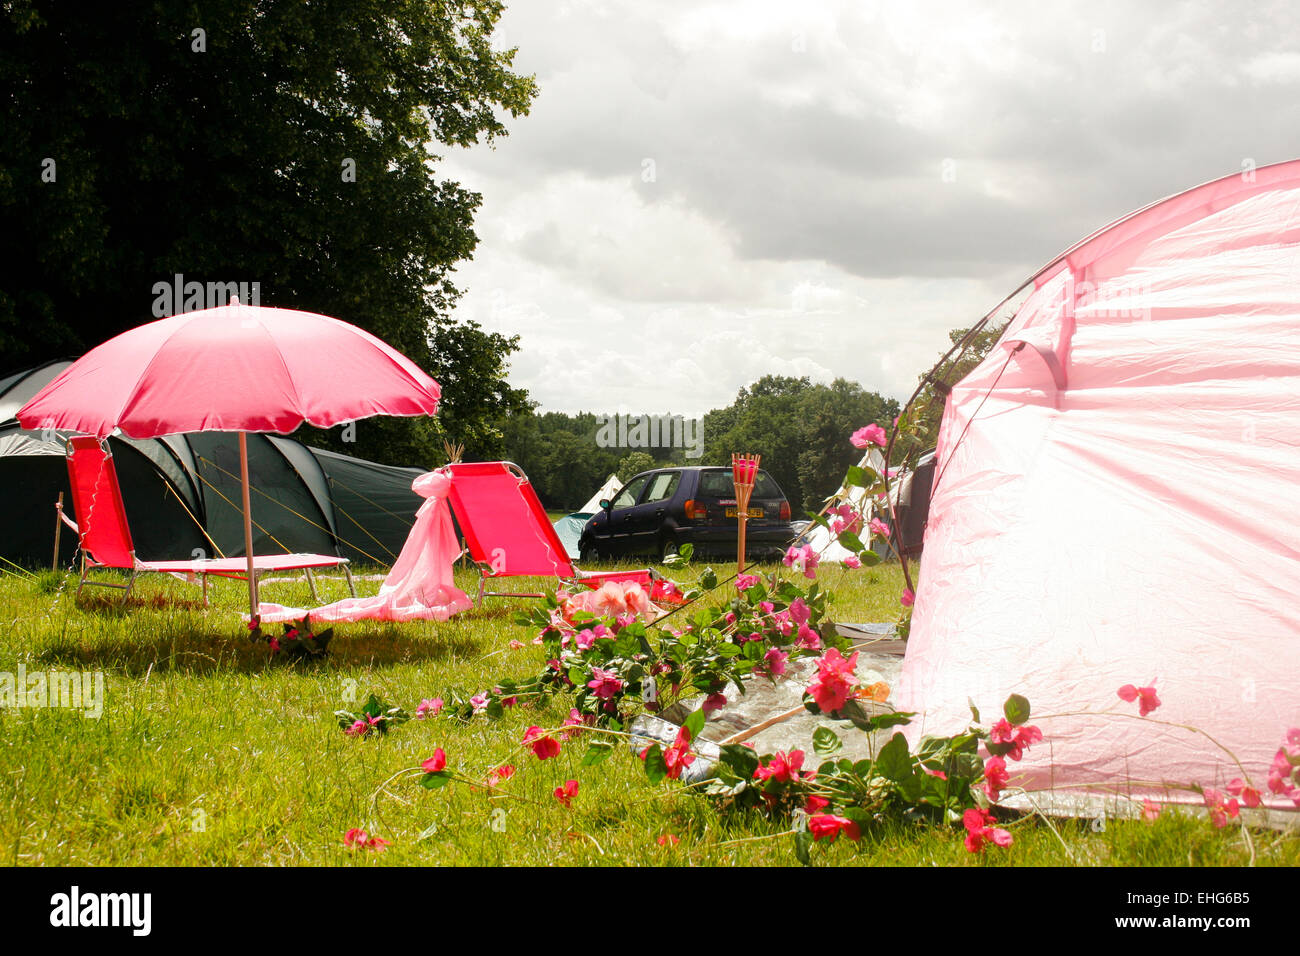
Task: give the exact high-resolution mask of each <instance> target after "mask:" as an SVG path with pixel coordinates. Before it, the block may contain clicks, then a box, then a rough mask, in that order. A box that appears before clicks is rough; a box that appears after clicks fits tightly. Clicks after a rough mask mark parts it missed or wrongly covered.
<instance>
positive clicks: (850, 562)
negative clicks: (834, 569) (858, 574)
mask: <svg viewBox="0 0 1300 956" xmlns="http://www.w3.org/2000/svg"><path fill="white" fill-rule="evenodd" d="M840 564H842V565H844V566H845V567H846V568H851V569H852V570H854V571H856V570H857V569H858V568H860V567H862V559H861V558H859V557H858V556H857V555H856V554H850V555H849V556H848V557H846V558H845V559H844V560H843V561H841V562H840Z"/></svg>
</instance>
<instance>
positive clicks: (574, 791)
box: [555, 780, 578, 807]
mask: <svg viewBox="0 0 1300 956" xmlns="http://www.w3.org/2000/svg"><path fill="white" fill-rule="evenodd" d="M577 795H578V781H576V780H566V781H564V786H562V787H556V788H555V799H556V800H559V801H560V803H562V804H564V805H565V806H566V807H567V806H569V805H570V804H571V803H572V802H573V798H574V797H576V796H577Z"/></svg>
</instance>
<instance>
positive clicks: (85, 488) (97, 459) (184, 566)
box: [54, 436, 357, 605]
mask: <svg viewBox="0 0 1300 956" xmlns="http://www.w3.org/2000/svg"><path fill="white" fill-rule="evenodd" d="M67 450H68V480H69V484H70V485H71V487H72V508H73V512H74V513H75V515H76V517H77V520H76V521H73V520H71V519H70V518H68V516H67V515H65V514H64V513H63V504H62V501H60V502H59V503H58V504H56V505H55V506H54V507H55V509H56V511H57V512H58V516H59V520H60V521H62V522H63V523H64V524H66V525H67V526H68V527H69V528H71V529H72V530H73V531H74V532H76V534H77V538H78V541H79V544H80V548H81V580H80V582H78V584H77V597H80V596H81V590H82V588H84V587H85V586H86V585H91V586H92V587H104V588H116V589H118V590H121V591H123V592H124V593H123V595H122V597H123V600H125V599H126V598H129V597H130V596H131V588H133V587H134V586H135V579H136V578H137V577H139V576H140V575H141V574H144V573H154V574H173V575H178V574H197V575H198V576H199V578H200V580H201V582H202V585H203V603H204V604H205V605H206V604H207V603H208V576H209V575H215V576H216V577H220V578H233V579H236V580H239V581H246V580H248V560H247V559H246V558H210V559H206V560H198V561H141V560H140V559H139V558H137V557H136V555H135V546H134V544H133V543H132V540H131V529H130V527H129V526H128V525H127V522H126V507H125V505H124V504H123V502H122V489H121V486H120V485H119V484H118V481H117V466H116V465H115V464H114V463H113V453H112V451H110V450H109V448H108V447H107V445H105V444H103V443H102V442H100V441H99V440H98V439H95V438H89V437H85V436H77V437H73V438H70V439H68V441H67ZM253 562H254V569H253V573H254V574H257V573H259V572H261V571H302V572H304V573H305V574H306V577H307V586H308V587H309V588H310V589H311V596H312V599H313V600H315V601H317V602H319V601H320V595H319V594H318V593H317V591H316V579H315V577H314V576H313V575H312V569H313V568H335V567H338V568H342V569H343V573H344V575H346V577H347V581H348V590H349V591H350V592H351V594H352V596H353V597H356V596H357V590H356V586H355V584H354V583H353V580H352V571H351V569H350V568H349V567H348V560H347V558H340V557H336V556H333V555H325V554H276V555H260V556H256V557H254V559H253ZM95 568H117V569H120V570H123V571H126V572H127V580H126V583H125V584H114V583H113V582H111V581H96V580H93V579H91V578H90V577H89V574H90V572H91V571H92V570H94V569H95Z"/></svg>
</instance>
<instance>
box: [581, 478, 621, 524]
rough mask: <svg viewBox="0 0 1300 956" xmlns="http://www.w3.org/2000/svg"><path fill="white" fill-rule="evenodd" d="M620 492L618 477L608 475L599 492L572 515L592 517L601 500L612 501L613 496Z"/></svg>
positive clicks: (597, 509)
mask: <svg viewBox="0 0 1300 956" xmlns="http://www.w3.org/2000/svg"><path fill="white" fill-rule="evenodd" d="M622 490H623V482H621V481H619V480H618V475H610V476H609V477H608V478H606V479H605V483H604V484H603V485H601V486H600V490H599V491H597V492H596V493H595V494H594V495H592V496H591V497H590V498H589V499H587V503H586V504H585V505H583V506H582V507H581V508H579V509H578V510H577V511H575V512H574V514H585V515H594V514H595V513H596V512H597V511H599V510H600V502H601V499H602V498H605V499H608V500H610V501H613V500H614V496H615V495H616V494H618V493H619V492H620V491H622Z"/></svg>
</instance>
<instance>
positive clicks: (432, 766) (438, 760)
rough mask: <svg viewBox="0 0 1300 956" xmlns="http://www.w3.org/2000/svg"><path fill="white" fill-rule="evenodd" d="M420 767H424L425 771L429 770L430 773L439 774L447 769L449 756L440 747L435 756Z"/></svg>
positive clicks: (434, 753)
mask: <svg viewBox="0 0 1300 956" xmlns="http://www.w3.org/2000/svg"><path fill="white" fill-rule="evenodd" d="M420 766H421V767H423V768H424V769H425V770H427V771H428V772H429V773H438V772H439V771H440V770H443V769H445V768H446V766H447V754H446V753H444V752H443V749H442V748H441V747H439V748H438V749H437V750H435V751H434V752H433V756H432V757H430V758H429V759H428V760H426V761H425V762H424V763H422V764H420Z"/></svg>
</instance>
